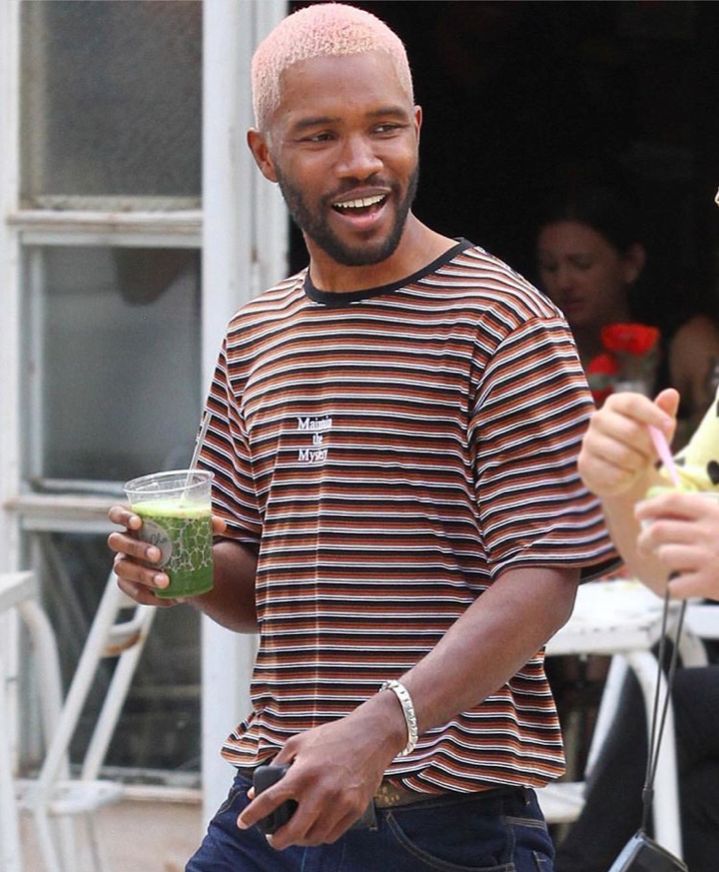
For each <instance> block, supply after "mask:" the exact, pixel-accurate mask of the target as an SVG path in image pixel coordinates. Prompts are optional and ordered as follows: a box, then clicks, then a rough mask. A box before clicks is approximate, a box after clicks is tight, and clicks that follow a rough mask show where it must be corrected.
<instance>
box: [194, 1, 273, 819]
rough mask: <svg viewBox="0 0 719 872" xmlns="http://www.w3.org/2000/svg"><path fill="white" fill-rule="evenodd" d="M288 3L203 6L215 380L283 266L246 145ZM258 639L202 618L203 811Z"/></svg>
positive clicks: (222, 783) (206, 299)
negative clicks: (261, 56) (236, 329)
mask: <svg viewBox="0 0 719 872" xmlns="http://www.w3.org/2000/svg"><path fill="white" fill-rule="evenodd" d="M286 10H287V4H286V2H285V0H241V2H238V0H211V2H207V3H205V6H204V19H203V26H204V51H203V55H204V58H205V61H204V84H203V88H204V92H203V112H204V122H203V144H202V148H203V212H204V234H203V248H202V288H203V306H204V309H203V378H204V383H205V384H206V385H207V386H209V384H210V380H211V377H212V374H213V372H214V368H215V364H216V361H217V352H218V349H219V344H220V341H221V339H222V336H223V334H224V332H225V326H226V324H227V321H228V320H229V318H230V317H231V315H232V313H233V312H234V311H235V310H236V309H237V308H238V306H239V305H241V304H242V303H244V302H246V301H247V300H249V299H251V297H253V296H254V295H255V294H257V293H258V292H259V291H261V290H262V289H263V288H265V287H269V286H270V285H271V284H273V283H274V282H276V281H278V280H279V279H281V278H284V276H285V274H286V269H287V262H288V258H287V245H288V233H287V213H286V211H285V208H284V204H283V203H282V200H281V197H280V195H279V191H278V190H277V189H276V187H275V186H273V185H270V184H269V183H267V182H266V181H265V180H264V179H263V178H261V176H260V173H259V171H258V170H257V168H256V166H255V163H254V160H253V159H252V156H251V154H250V151H249V149H248V148H247V145H246V142H245V137H246V131H247V129H248V128H249V127H251V126H252V123H253V118H252V103H251V98H250V59H251V57H252V52H253V51H254V48H255V46H256V45H257V43H258V42H259V41H260V39H262V37H263V36H264V35H265V34H266V33H267V32H269V30H271V29H272V27H274V25H275V24H276V23H277V22H278V21H280V19H281V18H282V17H284V15H285V14H286ZM255 652H256V639H255V636H251V635H238V634H237V633H232V632H230V631H229V630H225V629H223V628H222V627H220V626H218V625H217V624H215V623H214V622H212V621H210V620H209V619H207V618H204V619H203V623H202V777H203V784H202V787H203V804H204V808H203V813H204V818H205V820H209V819H210V818H211V817H212V815H213V814H214V812H215V811H216V810H217V807H218V806H219V805H220V803H221V802H222V800H223V799H224V798H225V796H226V795H227V791H228V790H229V787H230V784H231V782H232V770H231V768H230V766H229V764H228V763H227V762H225V761H224V760H223V759H222V758H221V757H220V747H221V745H222V742H223V741H224V740H225V738H226V737H227V735H228V733H229V732H230V730H232V729H234V727H235V726H236V725H237V723H238V722H239V721H240V720H241V719H242V718H244V717H246V716H247V714H248V713H249V711H250V696H249V683H250V676H251V673H252V667H253V664H254V660H255Z"/></svg>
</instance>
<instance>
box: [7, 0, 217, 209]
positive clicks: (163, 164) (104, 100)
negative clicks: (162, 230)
mask: <svg viewBox="0 0 719 872" xmlns="http://www.w3.org/2000/svg"><path fill="white" fill-rule="evenodd" d="M21 10H22V18H21V22H22V23H21V27H22V46H21V64H22V71H21V82H22V94H21V107H22V112H21V116H22V117H21V124H22V140H21V142H22V173H21V176H22V203H23V206H25V207H34V208H41V207H45V208H59V209H63V208H75V209H76V208H86V209H131V208H138V209H172V208H180V209H186V208H197V207H198V205H199V198H200V176H201V169H200V167H201V126H202V103H201V97H202V4H201V3H199V2H193V0H142V2H132V3H128V2H124V0H84V2H82V3H77V2H75V0H53V2H52V3H38V2H27V0H26V2H23V3H22V7H21Z"/></svg>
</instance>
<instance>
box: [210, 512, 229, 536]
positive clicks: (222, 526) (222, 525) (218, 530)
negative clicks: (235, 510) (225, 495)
mask: <svg viewBox="0 0 719 872" xmlns="http://www.w3.org/2000/svg"><path fill="white" fill-rule="evenodd" d="M226 530H227V522H226V521H225V519H224V518H221V517H220V516H219V515H213V516H212V532H213V533H214V534H215V535H217V536H219V535H221V534H222V533H224V532H225V531H226Z"/></svg>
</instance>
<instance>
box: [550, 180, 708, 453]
mask: <svg viewBox="0 0 719 872" xmlns="http://www.w3.org/2000/svg"><path fill="white" fill-rule="evenodd" d="M637 202H638V196H637V194H636V193H635V192H634V191H633V190H632V188H631V185H630V184H629V182H628V181H627V178H626V176H625V175H624V174H623V173H622V172H621V171H620V170H618V169H617V168H615V167H610V166H608V165H599V164H592V165H585V166H584V167H580V168H578V169H568V170H566V171H564V173H563V174H562V176H561V177H560V179H559V181H558V183H557V184H555V185H554V186H553V188H552V192H551V195H550V197H549V199H548V200H547V201H546V203H545V204H544V207H543V210H542V216H541V219H540V222H539V230H538V233H537V239H536V257H537V266H538V275H539V284H540V286H541V287H542V288H543V290H544V291H545V292H546V293H547V294H548V296H549V297H550V298H551V299H552V300H553V301H554V302H555V303H556V304H557V306H559V308H560V309H561V310H562V311H563V312H564V315H565V317H566V318H567V321H568V322H569V326H570V327H571V328H572V332H573V334H574V338H575V341H576V343H577V348H578V351H579V356H580V358H581V360H582V363H583V365H584V368H585V370H587V369H588V368H589V367H590V365H591V363H592V361H593V360H594V359H595V358H596V357H597V356H598V355H600V354H601V353H602V351H603V350H604V348H603V345H602V339H601V333H602V329H603V328H604V327H606V326H608V325H610V324H616V323H627V322H643V323H646V324H656V323H657V320H658V317H657V316H658V315H659V313H658V312H657V311H656V309H657V305H656V304H655V303H654V302H653V311H652V312H651V314H649V315H647V314H646V313H643V312H641V311H639V308H640V307H639V305H638V300H637V295H636V293H635V292H636V288H637V285H638V283H639V281H640V278H641V277H642V273H643V272H644V268H645V263H646V260H647V250H646V247H645V244H644V241H643V233H642V229H641V223H640V219H639V215H638V211H637V208H636V203H637ZM664 320H665V321H667V322H668V323H671V317H669V318H665V319H664ZM717 364H719V328H718V327H717V325H716V324H715V322H714V321H713V320H712V319H711V318H709V317H708V316H706V315H702V314H697V315H694V316H693V317H691V318H689V319H688V320H686V321H684V322H683V323H681V324H680V325H679V327H678V328H677V329H676V330H675V331H674V332H673V333H672V334H671V335H663V336H662V338H661V341H660V347H659V355H658V358H657V361H656V367H655V370H654V377H653V381H652V383H651V384H648V385H647V391H646V392H647V394H649V395H650V396H654V395H655V394H656V392H657V391H658V390H660V389H661V388H663V387H667V386H672V387H674V388H676V389H677V390H678V391H679V393H680V395H681V397H682V407H681V409H680V410H679V419H680V422H679V428H678V434H677V438H676V442H675V447H680V446H681V444H683V442H684V440H685V439H686V437H687V436H688V434H689V433H691V432H692V431H693V429H694V427H695V426H696V424H698V422H699V421H700V420H701V417H702V415H703V414H704V411H705V410H706V408H707V407H708V405H709V403H710V402H711V399H712V398H713V396H714V390H715V388H716V385H715V384H714V383H713V373H714V368H715V366H716V365H717ZM718 373H719V369H718Z"/></svg>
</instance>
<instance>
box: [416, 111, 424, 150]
mask: <svg viewBox="0 0 719 872" xmlns="http://www.w3.org/2000/svg"><path fill="white" fill-rule="evenodd" d="M422 117H423V116H422V107H421V106H415V107H414V124H415V129H416V130H417V142H419V135H420V132H421V130H422Z"/></svg>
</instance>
